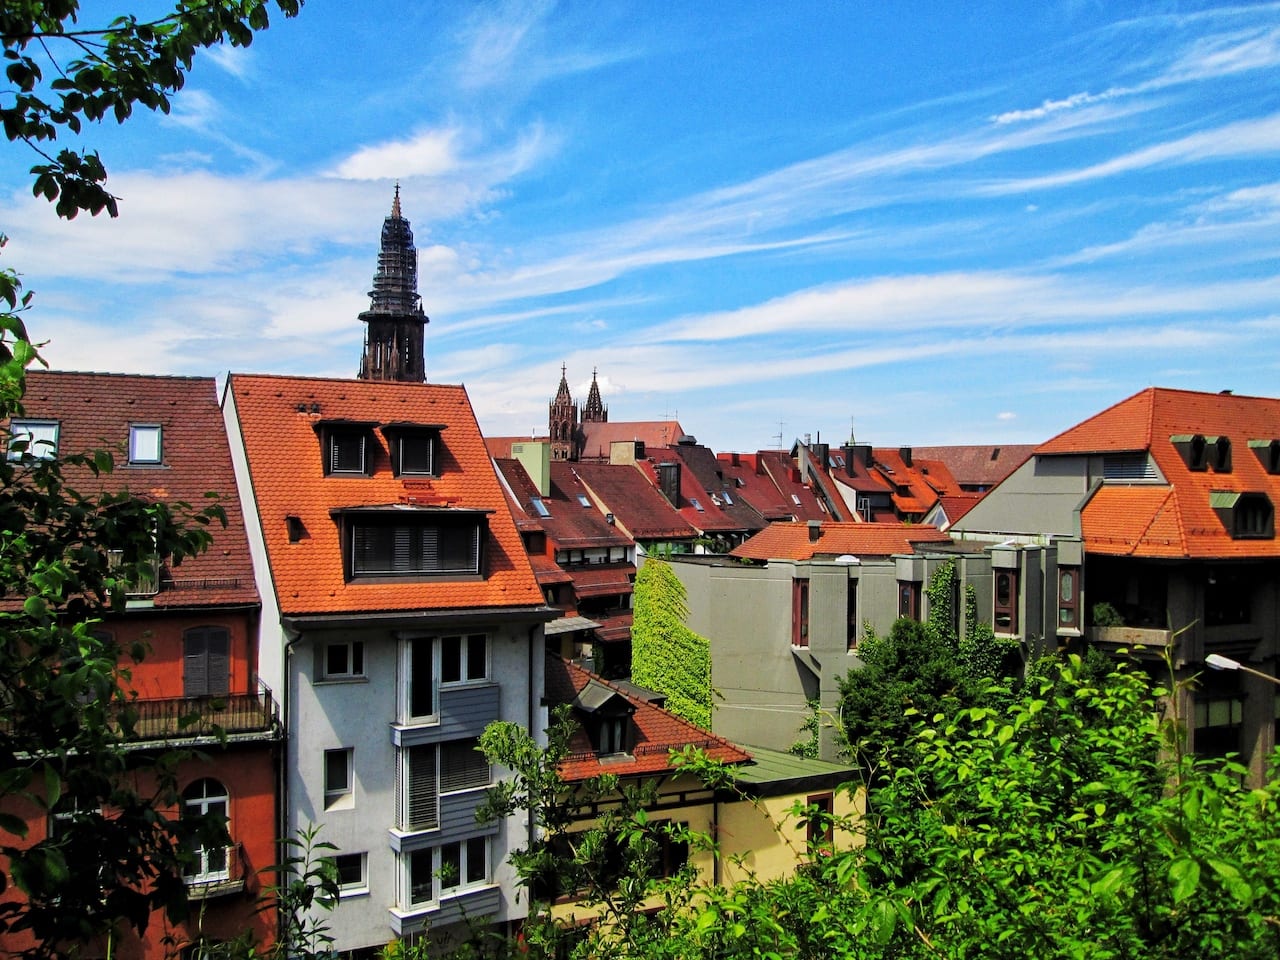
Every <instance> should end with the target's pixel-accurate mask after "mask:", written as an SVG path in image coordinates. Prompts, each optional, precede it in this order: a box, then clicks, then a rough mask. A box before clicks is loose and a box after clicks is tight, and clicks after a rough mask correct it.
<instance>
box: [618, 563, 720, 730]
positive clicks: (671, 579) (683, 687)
mask: <svg viewBox="0 0 1280 960" xmlns="http://www.w3.org/2000/svg"><path fill="white" fill-rule="evenodd" d="M634 607H635V610H634V615H633V623H632V627H631V679H632V680H634V681H635V682H636V683H638V684H642V685H643V686H646V687H649V688H650V689H653V690H657V691H658V692H660V693H663V694H666V697H667V709H668V710H670V711H671V712H672V713H674V714H675V715H676V716H678V717H683V718H684V719H685V720H688V721H689V722H690V723H693V724H696V725H697V726H700V727H702V728H703V729H708V730H709V729H710V728H711V644H710V642H709V641H708V640H707V638H706V637H703V636H700V635H699V634H697V633H694V632H693V631H692V630H690V629H689V628H688V627H687V626H686V625H685V620H686V619H687V618H688V616H689V607H688V603H687V594H686V592H685V588H684V584H683V583H682V582H681V581H680V578H679V577H678V576H676V574H675V572H674V571H673V570H672V569H671V564H669V563H667V562H666V561H665V560H658V559H656V558H655V557H647V558H646V559H645V562H644V565H643V566H642V567H641V568H640V571H639V573H637V574H636V583H635V591H634Z"/></svg>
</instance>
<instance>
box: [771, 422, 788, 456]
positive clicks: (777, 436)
mask: <svg viewBox="0 0 1280 960" xmlns="http://www.w3.org/2000/svg"><path fill="white" fill-rule="evenodd" d="M785 426H786V424H785V423H784V422H783V421H781V420H779V421H778V432H777V433H776V434H774V436H773V439H774V440H777V441H778V445H777V447H776V448H775V449H778V450H781V449H782V430H783V428H784V427H785Z"/></svg>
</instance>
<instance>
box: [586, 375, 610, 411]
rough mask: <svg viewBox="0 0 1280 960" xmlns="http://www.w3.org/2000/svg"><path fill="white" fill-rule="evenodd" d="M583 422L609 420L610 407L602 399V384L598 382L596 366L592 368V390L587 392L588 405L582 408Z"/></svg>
mask: <svg viewBox="0 0 1280 960" xmlns="http://www.w3.org/2000/svg"><path fill="white" fill-rule="evenodd" d="M582 422H583V423H608V422H609V408H608V407H606V406H605V405H604V403H603V402H602V401H601V400H600V385H599V384H598V383H596V370H595V367H592V368H591V392H590V393H588V394H587V405H586V406H585V407H583V409H582Z"/></svg>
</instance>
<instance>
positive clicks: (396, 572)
mask: <svg viewBox="0 0 1280 960" xmlns="http://www.w3.org/2000/svg"><path fill="white" fill-rule="evenodd" d="M415 512H416V511H415ZM445 513H448V514H451V515H448V516H446V515H442V512H441V511H438V510H434V511H424V512H423V513H422V514H420V515H418V516H413V517H400V516H378V515H374V514H360V515H359V519H353V520H352V521H351V525H350V537H349V550H350V567H349V569H350V576H352V577H365V576H384V577H385V576H393V577H394V576H467V575H470V576H474V575H478V574H479V573H480V571H481V561H482V557H483V551H482V549H481V546H482V544H483V542H484V535H485V534H486V533H487V530H488V523H487V520H486V519H485V517H484V515H483V514H481V513H479V512H475V511H445Z"/></svg>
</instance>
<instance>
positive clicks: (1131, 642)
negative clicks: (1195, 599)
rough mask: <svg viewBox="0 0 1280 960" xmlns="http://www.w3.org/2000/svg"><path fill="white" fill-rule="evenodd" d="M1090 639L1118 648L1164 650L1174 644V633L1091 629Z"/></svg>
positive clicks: (1134, 629) (1140, 628) (1131, 628)
mask: <svg viewBox="0 0 1280 960" xmlns="http://www.w3.org/2000/svg"><path fill="white" fill-rule="evenodd" d="M1089 639H1090V640H1092V641H1094V642H1095V643H1105V644H1107V645H1109V646H1116V647H1137V646H1143V647H1150V648H1153V649H1163V648H1164V647H1167V646H1169V645H1170V644H1171V643H1172V642H1173V631H1172V630H1160V629H1156V628H1153V627H1090V628H1089Z"/></svg>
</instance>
